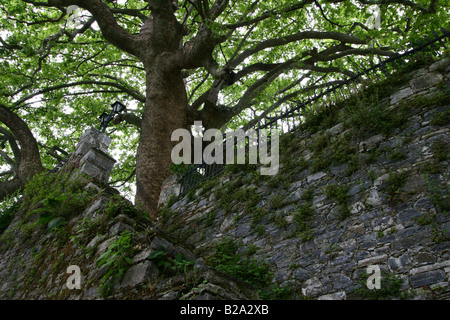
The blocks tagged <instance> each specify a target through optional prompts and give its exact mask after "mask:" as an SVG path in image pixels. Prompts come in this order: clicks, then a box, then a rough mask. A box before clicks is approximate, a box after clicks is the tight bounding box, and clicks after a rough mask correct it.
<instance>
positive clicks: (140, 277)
mask: <svg viewBox="0 0 450 320" xmlns="http://www.w3.org/2000/svg"><path fill="white" fill-rule="evenodd" d="M158 276H159V270H158V267H157V266H156V265H155V264H154V263H153V262H151V261H144V262H141V263H138V264H136V265H134V266H132V267H131V268H129V269H128V270H127V272H125V274H124V276H123V279H122V282H121V284H120V287H122V288H126V287H135V286H138V285H144V284H146V283H148V282H150V283H152V282H153V281H156V280H157V278H158Z"/></svg>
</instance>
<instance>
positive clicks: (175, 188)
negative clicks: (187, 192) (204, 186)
mask: <svg viewBox="0 0 450 320" xmlns="http://www.w3.org/2000/svg"><path fill="white" fill-rule="evenodd" d="M180 178H181V176H180V175H178V174H174V175H171V176H170V177H168V178H167V179H166V180H164V182H163V185H162V189H161V193H160V195H159V201H158V207H162V206H164V205H165V204H166V203H167V200H168V199H169V197H170V196H171V195H174V196H176V197H177V196H179V195H180V191H181V183H179V179H180Z"/></svg>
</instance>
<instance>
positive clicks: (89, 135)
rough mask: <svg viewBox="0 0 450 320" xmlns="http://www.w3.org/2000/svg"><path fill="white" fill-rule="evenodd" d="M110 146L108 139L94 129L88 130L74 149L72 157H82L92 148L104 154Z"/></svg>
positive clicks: (109, 139)
mask: <svg viewBox="0 0 450 320" xmlns="http://www.w3.org/2000/svg"><path fill="white" fill-rule="evenodd" d="M110 144H111V138H110V137H108V136H107V135H106V134H105V133H103V132H101V131H100V130H97V129H96V128H90V129H89V130H88V131H86V132H85V133H84V134H83V135H82V136H81V138H80V140H79V142H78V144H77V145H76V147H75V151H74V155H84V154H86V153H87V152H88V151H89V150H90V149H92V148H95V149H99V150H101V151H103V152H106V151H107V150H108V148H109V145H110Z"/></svg>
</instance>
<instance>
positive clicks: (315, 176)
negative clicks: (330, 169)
mask: <svg viewBox="0 0 450 320" xmlns="http://www.w3.org/2000/svg"><path fill="white" fill-rule="evenodd" d="M326 175H327V174H326V173H325V172H323V171H320V172H316V173H314V174H312V175H309V176H308V177H307V178H306V181H308V183H310V182H312V181H316V180H319V179H322V178H323V177H325V176H326Z"/></svg>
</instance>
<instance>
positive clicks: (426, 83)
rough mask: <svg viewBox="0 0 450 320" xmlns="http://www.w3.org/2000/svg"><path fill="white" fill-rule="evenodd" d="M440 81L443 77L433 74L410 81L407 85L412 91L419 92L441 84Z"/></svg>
mask: <svg viewBox="0 0 450 320" xmlns="http://www.w3.org/2000/svg"><path fill="white" fill-rule="evenodd" d="M442 79H443V77H442V75H441V74H440V73H436V72H433V73H428V74H425V75H423V76H421V77H418V78H415V79H412V80H411V81H410V82H409V85H410V86H411V88H412V89H413V90H414V92H419V91H423V90H426V89H428V88H431V87H432V86H435V85H436V84H438V83H439V82H442Z"/></svg>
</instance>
